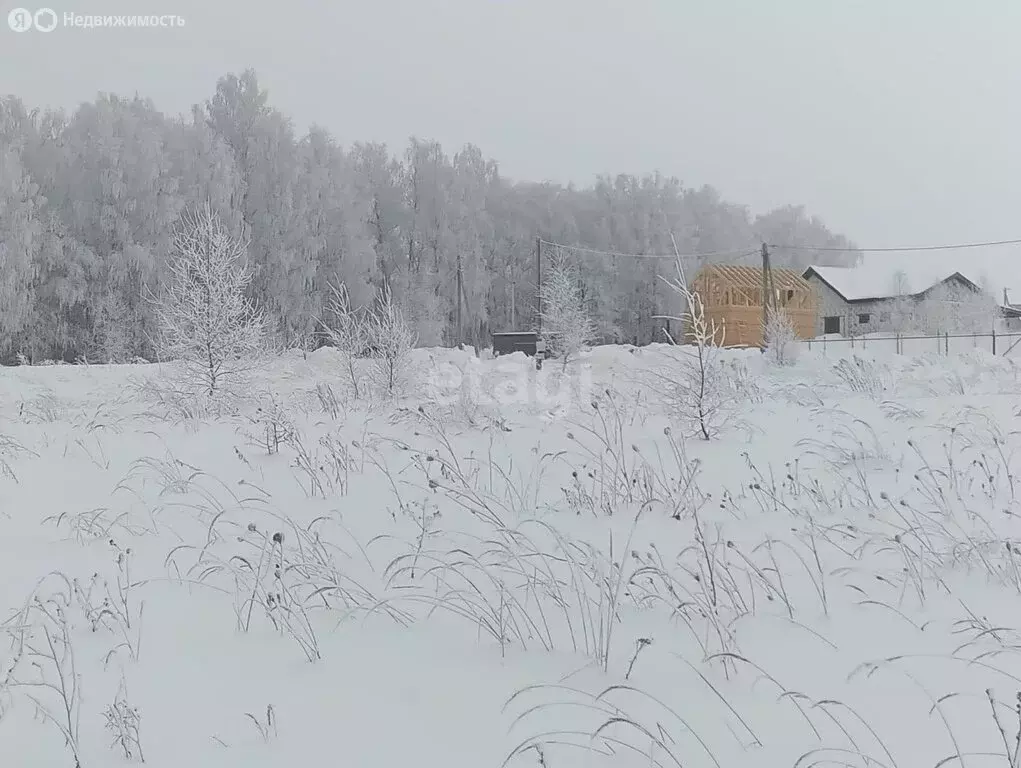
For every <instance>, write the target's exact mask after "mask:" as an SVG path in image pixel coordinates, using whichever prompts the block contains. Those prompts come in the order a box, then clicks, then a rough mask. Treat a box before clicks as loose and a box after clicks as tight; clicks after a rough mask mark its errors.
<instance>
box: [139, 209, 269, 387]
mask: <svg viewBox="0 0 1021 768" xmlns="http://www.w3.org/2000/svg"><path fill="white" fill-rule="evenodd" d="M247 248H248V244H247V242H246V241H244V240H242V239H241V238H239V237H237V236H235V235H233V234H232V233H231V232H230V231H229V230H228V229H227V227H226V226H225V225H224V224H223V222H222V221H221V220H220V217H219V216H218V215H217V214H216V213H214V212H213V210H212V209H211V208H210V207H209V205H208V204H207V205H206V206H205V207H204V208H203V209H201V210H200V211H197V212H190V213H186V214H185V215H184V217H183V220H182V224H181V227H180V228H179V230H178V232H177V234H176V235H175V237H174V251H175V255H174V257H173V258H172V260H171V262H170V264H169V267H168V271H169V276H168V279H167V281H166V283H165V284H164V285H163V287H162V289H161V291H160V293H159V295H157V296H150V301H151V303H152V304H153V307H154V309H155V313H156V320H157V325H158V337H157V339H156V347H157V350H158V351H159V356H160V359H161V360H164V361H177V362H179V363H180V364H181V365H182V366H183V371H182V376H183V381H182V382H181V384H182V386H184V387H186V388H188V389H191V390H198V391H197V392H196V394H206V395H214V394H217V393H219V392H222V391H224V390H227V389H230V388H233V387H237V386H238V385H239V384H241V383H243V380H244V378H245V374H247V373H248V372H249V371H250V370H251V369H252V368H253V366H254V362H255V360H256V359H257V358H258V356H259V353H260V352H261V351H262V350H263V348H264V341H265V338H266V321H265V319H264V317H263V315H262V313H261V312H259V311H257V310H256V309H255V307H254V305H253V304H252V303H251V302H250V301H249V300H248V298H247V297H246V295H245V293H246V290H247V288H248V286H249V284H250V283H251V281H252V273H251V271H250V270H249V269H248V268H247V266H246V265H245V254H246V252H247Z"/></svg>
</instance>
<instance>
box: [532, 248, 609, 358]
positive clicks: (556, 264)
mask: <svg viewBox="0 0 1021 768" xmlns="http://www.w3.org/2000/svg"><path fill="white" fill-rule="evenodd" d="M540 296H541V299H542V339H543V341H545V342H546V348H547V349H548V350H549V352H550V354H551V355H552V356H553V357H556V358H559V359H560V360H561V362H562V364H563V367H564V368H566V367H567V364H568V362H569V361H571V360H573V359H574V358H576V357H577V356H578V354H579V353H580V352H581V351H582V350H584V349H585V348H586V347H588V346H589V345H591V344H593V343H594V342H595V340H596V326H595V323H594V322H593V321H592V318H591V316H590V315H589V313H588V310H587V309H586V307H585V302H584V299H583V298H582V294H581V287H580V282H579V278H578V271H577V269H576V268H575V267H574V266H573V265H572V264H571V262H570V260H569V259H568V258H567V256H566V254H564V253H562V252H560V251H555V252H554V253H553V255H552V257H551V258H550V259H549V264H548V267H547V269H546V274H545V276H544V280H543V285H542V289H541V291H540Z"/></svg>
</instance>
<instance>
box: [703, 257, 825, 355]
mask: <svg viewBox="0 0 1021 768" xmlns="http://www.w3.org/2000/svg"><path fill="white" fill-rule="evenodd" d="M771 272H772V276H773V285H774V287H775V289H776V304H777V306H778V307H780V308H782V309H784V310H786V311H787V313H788V315H789V316H790V318H791V321H792V322H793V324H794V329H795V332H796V333H797V335H798V338H800V339H811V338H813V337H814V336H815V325H816V296H815V291H814V289H813V288H812V286H811V284H810V283H809V282H808V281H807V280H805V279H804V278H803V277H802V276H801V274H800V273H799V272H798V271H797V270H793V269H777V268H773V269H772V270H771ZM690 290H691V292H692V293H695V294H698V296H699V297H700V298H701V300H702V305H703V307H704V311H705V318H706V320H707V321H708V322H711V323H715V324H716V327H717V328H718V329H723V330H722V341H723V346H725V347H761V346H762V339H763V328H762V269H760V268H758V267H745V266H732V265H727V264H709V265H706V266H704V267H702V269H700V270H699V271H698V274H696V275H695V278H694V280H692V282H691V286H690ZM717 343H719V339H718V340H717Z"/></svg>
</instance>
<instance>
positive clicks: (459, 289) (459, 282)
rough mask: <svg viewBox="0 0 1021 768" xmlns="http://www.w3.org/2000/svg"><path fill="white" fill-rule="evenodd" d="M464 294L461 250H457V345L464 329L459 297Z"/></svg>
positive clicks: (462, 336) (462, 337)
mask: <svg viewBox="0 0 1021 768" xmlns="http://www.w3.org/2000/svg"><path fill="white" fill-rule="evenodd" d="M463 293H464V279H463V277H462V275H461V249H460V248H458V249H457V342H456V343H457V344H461V343H462V342H463V341H464V327H463V326H462V325H461V295H462V294H463Z"/></svg>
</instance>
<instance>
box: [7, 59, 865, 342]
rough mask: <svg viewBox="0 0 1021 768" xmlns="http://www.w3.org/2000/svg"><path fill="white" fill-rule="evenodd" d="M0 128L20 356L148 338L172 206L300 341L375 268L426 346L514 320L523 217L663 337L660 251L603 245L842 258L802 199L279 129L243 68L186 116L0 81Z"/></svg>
mask: <svg viewBox="0 0 1021 768" xmlns="http://www.w3.org/2000/svg"><path fill="white" fill-rule="evenodd" d="M368 138H371V137H368ZM0 147H2V148H4V149H6V150H14V152H15V154H16V156H17V157H18V158H19V162H20V164H21V166H22V170H21V175H22V176H23V178H24V180H25V181H26V182H27V183H28V184H31V185H34V186H35V187H36V188H37V191H36V192H35V194H34V197H33V200H34V202H33V218H34V221H35V223H36V225H38V228H39V232H40V233H39V236H38V238H37V239H36V240H35V241H34V242H35V245H34V246H33V248H35V249H36V250H35V255H34V257H33V262H32V264H33V266H32V278H31V281H30V285H28V286H27V288H26V290H21V289H20V288H19V289H18V291H17V296H16V301H17V302H22V301H27V302H28V304H29V309H28V312H29V315H28V319H25V318H24V317H23V319H22V320H20V321H18V322H20V323H21V325H22V328H23V334H22V335H23V338H22V339H21V340H20V341H19V342H18V345H19V346H22V347H25V348H26V349H28V350H30V354H31V356H32V357H33V358H39V357H47V356H54V357H62V358H64V359H67V360H74V359H76V358H79V357H85V358H88V359H102V360H111V359H113V360H123V359H130V358H131V357H133V356H136V355H143V356H147V355H148V354H149V351H150V350H149V349H148V347H149V345H150V339H151V338H153V336H154V325H153V324H154V317H153V315H152V311H151V307H150V306H149V305H148V304H146V303H145V302H142V301H140V296H143V295H146V292H147V290H148V289H150V288H152V289H155V287H156V286H157V285H158V284H159V283H160V282H161V281H162V280H163V278H164V277H165V266H166V264H167V259H168V254H169V251H170V246H171V239H172V234H173V228H174V224H175V222H177V220H178V218H179V216H180V213H181V211H182V210H184V209H186V208H193V207H195V206H202V205H204V204H205V203H206V202H207V201H208V202H209V204H210V205H211V207H212V209H213V211H214V212H215V213H216V214H217V215H218V216H219V218H220V220H221V222H222V224H223V226H224V227H225V228H227V229H228V230H229V232H230V233H231V236H232V237H238V238H241V239H244V240H247V242H248V243H249V249H248V264H249V266H250V267H251V281H250V283H249V284H248V287H247V288H246V291H247V294H248V297H249V298H250V299H253V300H254V301H255V302H256V304H257V305H258V306H260V307H261V308H262V309H263V310H264V311H265V313H266V316H267V319H268V321H270V323H271V325H272V327H273V330H274V332H275V333H276V334H277V336H278V338H277V343H278V344H279V345H281V346H283V345H288V346H289V345H291V344H293V343H297V342H300V341H303V340H305V339H308V338H309V334H310V333H311V332H312V330H313V329H314V328H315V325H316V323H317V322H318V318H319V316H320V315H321V314H323V311H324V308H325V306H326V304H327V303H328V301H329V297H330V289H329V286H330V285H331V284H335V283H338V282H344V283H345V284H346V285H347V287H348V289H349V291H350V293H351V299H352V301H353V302H354V303H355V304H356V305H359V306H361V305H362V304H363V303H366V302H369V301H370V300H371V297H372V296H373V294H374V293H376V292H378V291H380V290H381V289H382V287H383V286H388V287H389V288H390V289H392V291H393V300H394V302H395V303H396V304H397V305H398V306H399V307H400V308H401V312H402V314H403V315H404V316H405V317H406V318H407V320H408V322H409V323H410V324H411V325H412V327H413V328H414V329H415V331H416V332H417V336H418V338H419V341H420V343H422V344H425V345H438V344H451V343H457V342H461V341H465V342H479V341H481V340H483V339H485V338H488V335H489V333H490V332H491V331H500V330H513V329H520V328H523V327H527V326H528V325H529V324H530V323H535V322H536V320H537V319H538V316H537V313H538V312H539V307H540V304H541V302H540V301H539V293H538V292H539V280H538V279H537V271H536V259H535V246H536V237H537V236H541V237H542V238H543V239H545V240H548V241H553V242H558V243H562V244H565V245H568V246H572V247H579V248H584V249H590V250H591V251H596V252H588V251H573V250H572V254H573V256H572V258H574V259H575V261H577V262H578V263H579V265H580V267H581V268H580V269H579V278H580V279H579V280H578V285H579V289H580V292H581V296H582V298H583V300H584V304H585V306H586V308H587V310H588V313H589V315H590V316H591V318H592V320H593V322H594V323H595V324H596V327H597V328H598V331H599V334H600V337H601V338H608V339H609V338H612V339H616V340H620V341H625V340H626V341H629V342H637V343H647V342H649V341H652V340H655V339H657V338H659V333H660V327H659V326H660V324H659V323H658V322H657V321H656V320H655V319H654V316H655V315H657V314H664V313H665V312H668V313H673V314H676V312H674V309H673V308H672V307H671V306H670V305H671V302H672V301H673V296H672V294H671V293H670V291H669V290H667V289H665V288H664V286H663V284H662V280H661V279H660V277H661V274H662V267H663V264H664V262H663V261H662V260H658V259H641V258H632V257H629V256H622V255H619V254H628V253H631V254H634V253H641V254H664V253H670V252H671V248H672V239H673V238H674V237H676V240H677V245H678V248H679V250H680V251H681V252H682V253H686V252H687V253H693V252H702V251H730V252H737V253H740V252H741V251H742V250H743V249H746V248H748V249H751V248H754V247H755V246H756V244H757V243H759V242H761V241H762V240H765V241H766V242H769V243H771V244H772V243H775V244H778V245H782V244H791V245H796V246H797V248H796V249H789V250H785V249H783V248H777V249H774V259H775V263H776V265H777V266H795V265H797V264H800V263H801V262H804V261H811V262H812V263H819V264H824V263H831V264H844V265H851V264H853V262H854V259H855V253H854V252H853V250H846V251H845V250H843V249H844V248H850V247H851V244H850V243H849V242H848V241H847V240H846V238H842V237H841V236H840V235H837V234H835V233H833V232H830V230H829V229H827V228H826V227H825V225H824V224H823V223H822V222H821V221H820V220H819V219H818V218H817V217H815V216H812V215H810V214H808V213H806V212H805V211H804V210H803V209H802V208H800V207H797V206H789V207H786V208H780V209H777V210H776V211H773V212H771V213H769V214H766V215H764V216H761V217H758V218H756V219H754V220H753V219H752V218H751V216H750V214H749V212H748V209H747V208H746V207H745V206H742V205H740V204H738V203H735V202H731V201H728V200H725V199H724V198H723V197H722V196H721V195H720V194H719V192H718V191H716V190H715V189H713V188H712V187H709V186H703V187H700V188H694V189H692V188H686V187H685V186H684V185H683V184H682V183H681V182H680V181H679V180H678V179H675V178H670V177H665V176H662V175H661V174H656V173H649V174H642V175H638V174H620V175H616V176H605V177H600V178H598V179H596V180H595V181H594V183H592V184H585V183H582V184H577V185H575V184H571V185H560V184H554V183H549V182H544V183H530V182H511V181H509V180H507V179H506V178H503V177H502V176H500V174H499V173H498V168H497V164H496V161H495V160H493V159H492V158H489V157H487V156H485V155H484V154H483V152H482V150H481V149H479V148H477V147H475V146H473V145H467V146H465V147H463V148H462V149H461V150H460V151H457V152H455V153H453V154H452V155H451V154H450V153H449V152H447V151H444V148H443V147H442V146H440V144H439V143H437V142H435V141H430V140H425V139H412V140H411V141H410V142H409V143H408V144H407V145H405V146H403V147H395V148H392V149H391V148H387V147H386V146H385V145H382V144H373V143H365V144H355V145H354V146H353V147H352V148H350V149H349V150H345V149H343V148H341V147H340V145H339V144H338V143H337V142H336V141H335V140H334V139H333V138H332V137H330V136H329V134H328V133H327V132H326V131H324V130H322V129H318V128H313V129H311V130H309V131H300V132H299V131H298V130H296V129H295V127H294V125H292V123H291V122H290V121H289V120H288V118H287V116H286V115H284V114H283V113H281V112H280V111H279V110H278V109H275V108H274V107H273V105H272V104H271V100H270V94H268V93H267V92H266V90H265V89H264V88H262V87H261V85H260V83H259V80H258V78H257V76H256V73H255V72H253V71H251V70H248V71H245V72H242V73H240V74H227V75H225V76H224V77H222V78H220V79H219V80H218V82H217V83H216V84H215V89H214V92H213V93H212V94H211V96H210V97H209V98H208V99H207V100H205V101H204V102H203V103H201V105H200V106H197V107H196V108H194V109H193V111H192V113H191V114H190V115H187V116H185V117H183V118H178V117H173V116H169V115H165V114H163V113H161V112H159V111H158V110H157V109H156V107H155V106H154V105H153V104H151V103H150V102H148V101H147V100H145V99H144V98H141V97H129V98H123V97H119V96H115V95H107V94H105V95H102V96H100V97H98V98H97V99H95V100H93V101H91V102H89V103H86V104H83V105H81V106H80V107H79V108H78V109H76V110H74V112H72V113H71V114H70V115H64V114H63V113H61V112H59V111H48V110H37V109H31V108H30V107H28V106H26V105H24V104H22V103H21V102H20V101H19V100H18V99H15V98H10V97H7V98H5V97H3V96H0ZM9 196H10V194H9ZM813 247H816V248H819V249H822V248H836V249H837V250H835V251H833V250H825V251H823V250H819V251H813V250H812V248H813ZM606 252H609V253H606ZM709 258H710V259H713V258H715V257H709ZM721 258H729V257H721ZM695 261H697V260H695ZM19 274H20V273H19ZM4 277H7V278H8V279H13V278H12V275H11V274H10V273H7V274H5V275H4ZM18 279H20V278H18ZM22 309H23V307H22ZM18 311H19V312H21V309H19V310H18ZM13 317H14V314H13V313H11V315H10V317H9V318H8V320H7V322H8V325H9V326H10V324H11V322H13V321H12V320H11V319H10V318H13ZM8 333H10V331H8Z"/></svg>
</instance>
